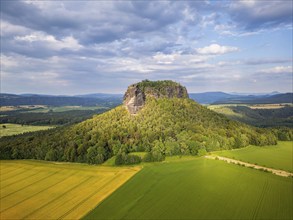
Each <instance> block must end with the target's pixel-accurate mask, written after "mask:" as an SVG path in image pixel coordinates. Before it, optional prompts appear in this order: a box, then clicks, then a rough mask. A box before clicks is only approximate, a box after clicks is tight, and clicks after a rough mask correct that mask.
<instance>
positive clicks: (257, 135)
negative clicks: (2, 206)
mask: <svg viewBox="0 0 293 220" xmlns="http://www.w3.org/2000/svg"><path fill="white" fill-rule="evenodd" d="M278 139H281V140H292V139H293V133H292V130H291V129H288V128H284V129H260V128H255V127H251V126H249V125H245V124H242V123H240V122H236V121H232V120H230V119H228V118H227V117H225V116H223V115H221V114H218V113H215V112H213V111H211V110H209V109H207V108H206V107H204V106H201V105H199V104H197V103H196V102H194V101H193V100H190V99H180V98H172V99H165V98H160V99H154V98H148V99H147V103H146V105H145V106H144V108H143V109H142V110H141V111H140V112H139V113H138V114H137V115H131V114H129V113H128V111H127V110H126V109H125V107H124V106H118V107H116V108H114V109H112V110H110V111H108V112H106V113H104V114H100V115H96V116H94V117H93V118H92V119H88V120H86V121H84V122H81V123H78V124H75V125H68V126H63V127H58V128H56V129H51V130H48V131H39V132H35V133H27V134H23V135H19V136H12V137H3V138H1V141H0V155H1V156H0V157H1V159H38V160H49V161H70V162H81V163H90V164H100V163H103V162H104V161H106V160H107V159H109V158H111V157H112V156H114V155H119V156H118V157H117V158H120V159H121V158H122V160H121V161H120V162H119V161H118V162H119V163H120V164H123V163H131V161H134V163H137V162H140V160H139V159H138V158H137V157H129V155H128V154H129V153H131V152H147V154H146V155H145V157H144V158H143V160H144V161H161V160H164V157H165V156H170V155H198V154H204V153H205V152H208V151H214V150H220V149H233V148H241V147H245V146H247V145H250V144H251V145H257V146H262V145H274V144H276V143H277V140H278ZM123 158H124V159H123ZM129 161H130V162H129Z"/></svg>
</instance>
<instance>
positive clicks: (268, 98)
mask: <svg viewBox="0 0 293 220" xmlns="http://www.w3.org/2000/svg"><path fill="white" fill-rule="evenodd" d="M292 101H293V93H283V94H276V95H264V96H252V95H251V96H240V97H232V98H228V99H223V100H218V101H216V102H214V104H230V103H231V104H276V103H292Z"/></svg>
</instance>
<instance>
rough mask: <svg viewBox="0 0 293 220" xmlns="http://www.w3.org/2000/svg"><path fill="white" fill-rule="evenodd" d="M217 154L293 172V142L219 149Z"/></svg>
mask: <svg viewBox="0 0 293 220" xmlns="http://www.w3.org/2000/svg"><path fill="white" fill-rule="evenodd" d="M214 153H215V154H216V155H219V156H223V157H229V158H233V159H237V160H241V161H244V162H248V163H253V164H258V165H261V166H266V167H270V168H274V169H281V170H286V171H290V172H293V167H292V166H293V164H292V161H293V158H292V157H293V142H291V141H280V142H278V145H275V146H264V147H257V146H249V147H246V148H241V149H237V150H230V151H217V152H214Z"/></svg>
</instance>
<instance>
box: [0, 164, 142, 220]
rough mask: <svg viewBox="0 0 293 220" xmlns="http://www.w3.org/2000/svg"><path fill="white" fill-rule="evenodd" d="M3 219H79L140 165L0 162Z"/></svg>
mask: <svg viewBox="0 0 293 220" xmlns="http://www.w3.org/2000/svg"><path fill="white" fill-rule="evenodd" d="M0 168H1V169H0V171H1V179H0V186H1V189H0V190H1V191H0V192H1V194H0V200H1V202H0V219H3V220H4V219H44V220H45V219H79V218H81V217H82V216H84V215H85V214H86V213H88V212H89V211H90V210H91V209H93V208H94V207H95V206H96V205H97V204H98V203H99V202H101V201H102V200H103V199H104V198H106V197H107V196H108V195H109V194H111V193H112V192H113V191H115V190H116V189H117V188H118V187H119V186H121V185H122V184H123V183H124V182H125V181H127V180H128V179H129V178H130V177H132V176H133V175H134V174H135V173H136V172H137V171H138V170H139V169H140V168H139V167H105V166H90V165H86V164H74V163H57V162H56V163H54V162H41V161H28V160H23V161H0Z"/></svg>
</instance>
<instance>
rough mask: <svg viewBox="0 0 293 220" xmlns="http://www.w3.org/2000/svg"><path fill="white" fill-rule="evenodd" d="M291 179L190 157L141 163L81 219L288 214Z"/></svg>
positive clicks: (288, 216) (270, 216)
mask: <svg viewBox="0 0 293 220" xmlns="http://www.w3.org/2000/svg"><path fill="white" fill-rule="evenodd" d="M292 199H293V189H292V178H285V177H279V176H275V175H272V174H271V173H266V172H262V171H258V170H254V169H249V168H245V167H241V166H237V165H233V164H227V163H225V162H223V161H218V160H208V159H205V158H195V159H193V160H190V158H189V159H188V160H186V161H184V159H181V160H177V161H176V160H174V161H173V162H171V161H169V162H168V161H167V162H163V163H154V164H152V165H151V164H150V165H148V166H145V167H144V168H143V169H142V170H141V171H140V172H139V173H137V174H136V175H135V176H134V177H133V178H132V179H130V180H129V181H128V182H126V183H125V184H124V185H123V186H122V187H120V188H119V189H118V190H116V191H115V192H114V193H113V194H111V195H110V196H109V197H107V198H106V199H105V200H104V201H103V202H102V203H100V205H98V206H97V207H96V208H95V209H94V210H92V211H91V212H90V213H89V214H87V215H86V216H85V217H84V218H83V219H84V220H88V219H292V214H293V213H292V205H293V202H292V201H293V200H292Z"/></svg>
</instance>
